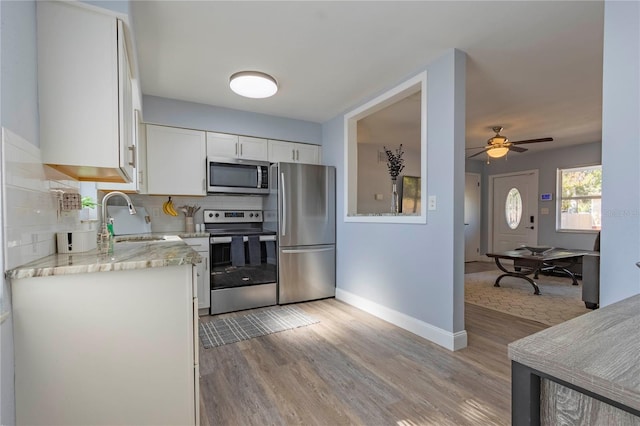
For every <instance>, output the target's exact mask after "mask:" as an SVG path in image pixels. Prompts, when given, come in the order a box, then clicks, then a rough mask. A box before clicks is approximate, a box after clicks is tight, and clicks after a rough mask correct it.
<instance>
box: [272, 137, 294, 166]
mask: <svg viewBox="0 0 640 426" xmlns="http://www.w3.org/2000/svg"><path fill="white" fill-rule="evenodd" d="M294 145H295V144H294V143H292V142H285V141H274V140H270V141H269V156H268V158H269V162H271V163H278V162H281V161H282V162H286V163H293V162H295V161H296V153H295V150H294Z"/></svg>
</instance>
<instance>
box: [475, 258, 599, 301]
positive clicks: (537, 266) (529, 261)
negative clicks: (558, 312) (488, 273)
mask: <svg viewBox="0 0 640 426" xmlns="http://www.w3.org/2000/svg"><path fill="white" fill-rule="evenodd" d="M592 253H594V252H592V251H589V250H573V249H550V250H548V251H546V252H544V253H540V254H532V253H531V252H530V251H529V250H527V249H519V250H508V251H504V252H498V253H487V256H488V257H492V258H493V259H494V260H495V262H496V266H497V267H498V269H500V270H501V271H502V272H504V274H502V275H500V276H499V277H498V278H496V282H495V283H494V284H493V285H494V286H495V287H500V281H501V280H502V279H503V278H504V277H516V278H522V279H523V280H525V281H527V282H528V283H529V284H531V285H532V286H533V294H540V289H539V288H538V284H536V282H535V281H534V280H533V279H531V278H529V275H532V274H533V275H534V278H535V279H537V278H538V273H539V272H540V271H543V270H545V269H553V270H555V271H559V272H562V273H564V274H565V275H567V276H568V277H569V278H571V279H572V280H573V285H578V280H576V277H575V275H574V274H573V272H571V271H570V270H569V269H567V267H568V266H569V265H571V264H575V263H576V262H577V261H578V259H580V258H581V257H582V256H584V255H586V254H592ZM501 260H519V261H521V265H520V266H519V269H520V270H516V269H515V268H514V269H513V270H508V269H506V268H505V265H503V264H502V263H501Z"/></svg>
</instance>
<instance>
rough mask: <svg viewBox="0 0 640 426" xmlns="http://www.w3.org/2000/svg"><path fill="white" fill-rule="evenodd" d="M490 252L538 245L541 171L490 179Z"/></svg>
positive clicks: (495, 176)
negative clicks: (539, 174) (539, 176)
mask: <svg viewBox="0 0 640 426" xmlns="http://www.w3.org/2000/svg"><path fill="white" fill-rule="evenodd" d="M489 195H490V200H489V251H490V252H491V251H492V252H501V251H507V250H513V249H515V248H517V247H520V246H523V245H527V246H535V245H537V244H538V170H528V171H524V172H518V173H507V174H500V175H492V176H489Z"/></svg>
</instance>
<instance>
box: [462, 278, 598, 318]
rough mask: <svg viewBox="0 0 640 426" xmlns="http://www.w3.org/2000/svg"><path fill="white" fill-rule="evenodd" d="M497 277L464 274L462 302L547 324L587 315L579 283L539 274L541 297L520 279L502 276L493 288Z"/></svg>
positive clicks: (527, 283)
mask: <svg viewBox="0 0 640 426" xmlns="http://www.w3.org/2000/svg"><path fill="white" fill-rule="evenodd" d="M499 275H501V272H500V271H491V272H476V273H473V274H466V275H465V276H464V300H465V302H467V303H471V304H472V305H478V306H483V307H485V308H489V309H492V310H494V311H500V312H504V313H506V314H510V315H514V316H517V317H520V318H526V319H530V320H533V321H538V322H541V323H543V324H547V325H556V324H559V323H561V322H564V321H567V320H570V319H571V318H575V317H577V316H579V315H582V314H586V313H587V312H591V310H590V309H587V308H586V307H585V306H584V302H583V301H582V299H581V297H582V283H580V285H577V286H574V285H571V279H570V278H563V277H550V276H545V275H540V278H539V279H537V280H534V281H535V282H536V283H537V284H538V287H539V288H540V293H541V294H540V295H534V294H533V286H532V285H531V284H529V282H527V281H525V280H523V279H520V278H514V277H505V278H503V279H502V281H500V287H494V286H493V283H494V282H495V280H496V278H497V277H498V276H499Z"/></svg>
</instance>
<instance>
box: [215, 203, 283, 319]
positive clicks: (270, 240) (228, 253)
mask: <svg viewBox="0 0 640 426" xmlns="http://www.w3.org/2000/svg"><path fill="white" fill-rule="evenodd" d="M203 213H204V223H205V228H206V231H207V232H208V233H209V234H210V235H211V237H210V245H209V249H210V262H211V265H210V266H211V267H210V268H209V270H210V271H211V280H210V282H211V308H210V313H211V315H215V314H221V313H224V312H233V311H239V310H243V309H251V308H258V307H261V306H270V305H275V304H276V303H277V277H278V268H277V259H278V255H277V253H278V252H277V247H276V234H275V232H273V231H265V230H263V228H262V222H263V213H262V211H260V210H205V211H204V212H203Z"/></svg>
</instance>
